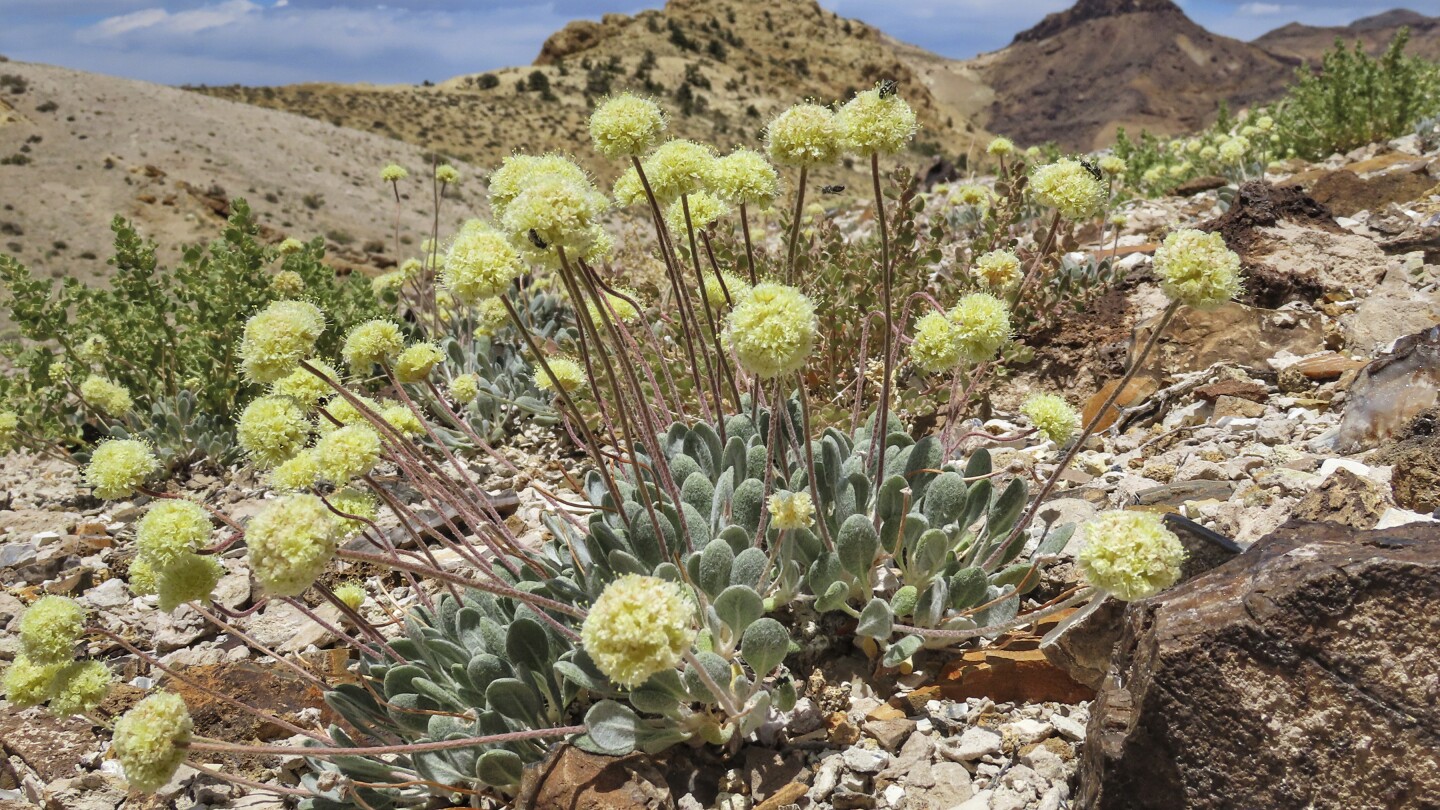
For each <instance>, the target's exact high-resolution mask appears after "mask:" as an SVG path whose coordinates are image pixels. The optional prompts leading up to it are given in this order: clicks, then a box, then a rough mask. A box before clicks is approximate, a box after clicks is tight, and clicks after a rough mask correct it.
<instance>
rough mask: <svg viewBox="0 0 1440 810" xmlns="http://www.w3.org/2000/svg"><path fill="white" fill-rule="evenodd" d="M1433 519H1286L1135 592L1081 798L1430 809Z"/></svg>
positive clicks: (1436, 770) (1436, 713)
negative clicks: (1183, 578)
mask: <svg viewBox="0 0 1440 810" xmlns="http://www.w3.org/2000/svg"><path fill="white" fill-rule="evenodd" d="M1437 638H1440V527H1436V526H1434V525H1426V524H1412V525H1409V526H1404V527H1401V528H1397V529H1387V530H1381V531H1368V532H1367V531H1356V530H1353V529H1350V528H1347V527H1343V526H1338V525H1334V524H1318V523H1298V522H1292V523H1288V524H1286V525H1285V526H1283V527H1281V528H1280V530H1279V531H1277V532H1275V533H1274V534H1272V535H1270V536H1268V537H1266V538H1264V539H1263V540H1261V541H1259V542H1258V543H1256V544H1255V545H1254V546H1252V547H1251V548H1250V549H1249V550H1248V551H1246V552H1245V553H1244V554H1242V555H1240V556H1239V557H1237V558H1235V559H1234V560H1232V561H1231V562H1229V563H1227V564H1225V565H1223V566H1221V567H1219V568H1216V569H1214V570H1213V571H1210V572H1209V573H1207V574H1205V575H1203V576H1200V577H1197V578H1195V579H1193V580H1191V581H1189V582H1187V583H1185V584H1183V585H1180V586H1178V587H1176V588H1173V589H1171V590H1169V591H1166V592H1165V593H1163V594H1160V595H1158V596H1156V597H1153V598H1151V599H1148V600H1144V601H1141V602H1135V603H1132V604H1131V605H1130V608H1129V609H1128V610H1127V612H1126V615H1125V627H1124V632H1123V635H1122V637H1121V642H1120V645H1119V647H1118V648H1117V650H1116V654H1115V658H1114V661H1113V663H1112V668H1111V672H1110V677H1108V678H1107V679H1106V684H1105V686H1104V688H1103V689H1101V690H1100V692H1099V694H1098V696H1097V698H1096V701H1095V703H1094V704H1093V705H1092V707H1091V721H1090V728H1089V733H1088V735H1087V744H1086V747H1085V751H1084V760H1083V762H1082V764H1081V767H1080V774H1079V782H1080V790H1079V795H1078V800H1079V801H1078V806H1079V807H1082V808H1167V809H1168V808H1179V807H1185V808H1241V807H1264V808H1267V809H1268V810H1282V809H1283V808H1346V809H1347V810H1352V809H1354V808H1396V807H1440V706H1437V695H1440V658H1437V657H1436V655H1435V640H1436V639H1437Z"/></svg>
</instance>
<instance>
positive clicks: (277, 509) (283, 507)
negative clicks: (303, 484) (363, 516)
mask: <svg viewBox="0 0 1440 810" xmlns="http://www.w3.org/2000/svg"><path fill="white" fill-rule="evenodd" d="M341 529H342V526H341V521H340V518H339V517H337V516H336V515H335V514H334V513H333V512H331V511H330V509H329V508H328V507H326V506H325V503H324V502H323V501H321V500H320V499H319V498H318V497H316V496H314V495H288V496H286V497H283V498H280V499H279V500H275V501H271V502H270V504H269V505H268V506H267V507H266V508H265V509H263V510H261V512H260V514H258V515H256V516H255V517H253V518H251V520H250V522H249V523H248V524H247V525H246V526H245V542H246V545H247V546H248V548H249V556H248V558H249V561H250V570H251V571H252V572H254V574H255V578H256V579H257V580H259V581H260V584H261V585H262V586H263V587H264V588H265V591H266V592H267V593H269V594H271V595H272V596H299V595H300V594H301V593H304V591H305V589H306V588H309V587H310V585H311V583H313V582H314V581H315V578H316V577H318V576H320V572H322V571H324V570H325V566H326V564H328V563H329V562H330V558H331V557H333V556H335V546H336V544H337V543H338V542H339V540H340V534H341Z"/></svg>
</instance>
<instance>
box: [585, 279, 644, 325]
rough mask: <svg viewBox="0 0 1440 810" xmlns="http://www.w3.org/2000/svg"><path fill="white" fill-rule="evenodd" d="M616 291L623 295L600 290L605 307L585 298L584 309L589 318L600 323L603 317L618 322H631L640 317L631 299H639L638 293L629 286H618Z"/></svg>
mask: <svg viewBox="0 0 1440 810" xmlns="http://www.w3.org/2000/svg"><path fill="white" fill-rule="evenodd" d="M617 292H620V293H624V295H623V296H620V295H616V294H615V293H612V292H606V291H604V290H601V291H600V294H601V295H603V296H605V307H604V308H603V312H602V308H601V307H599V306H597V305H596V304H595V302H594V301H593V300H590V299H586V300H585V309H586V311H588V312H589V313H590V319H591V320H593V321H595V323H596V324H602V323H604V321H603V320H602V317H603V318H609V319H611V320H614V321H618V322H620V323H632V322H634V321H636V320H639V318H640V310H639V309H637V308H636V306H635V305H634V304H632V303H630V302H631V301H638V300H640V294H639V293H637V292H635V291H634V290H632V289H629V288H624V287H622V288H619V289H617Z"/></svg>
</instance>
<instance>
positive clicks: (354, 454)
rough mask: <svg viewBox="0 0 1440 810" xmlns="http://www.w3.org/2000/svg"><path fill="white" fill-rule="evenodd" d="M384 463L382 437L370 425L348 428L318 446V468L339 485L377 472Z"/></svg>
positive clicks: (326, 477)
mask: <svg viewBox="0 0 1440 810" xmlns="http://www.w3.org/2000/svg"><path fill="white" fill-rule="evenodd" d="M379 461H380V434H379V433H376V432H375V429H374V428H372V427H370V426H369V425H368V424H355V425H346V426H345V427H342V428H336V429H335V430H332V431H330V432H329V433H327V434H325V436H323V437H321V439H320V441H319V442H317V443H316V444H315V469H316V471H317V472H318V473H319V475H320V478H322V479H324V480H326V481H329V482H330V483H332V484H335V485H336V486H340V485H342V484H347V483H349V482H350V481H351V480H352V479H355V478H359V477H360V476H362V475H366V474H368V473H369V472H370V471H371V470H373V469H375V465H376V464H377V463H379Z"/></svg>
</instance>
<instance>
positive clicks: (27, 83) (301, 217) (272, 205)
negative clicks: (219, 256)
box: [0, 62, 478, 278]
mask: <svg viewBox="0 0 1440 810" xmlns="http://www.w3.org/2000/svg"><path fill="white" fill-rule="evenodd" d="M391 161H394V162H397V163H400V164H402V165H405V166H408V167H409V168H410V169H411V171H412V172H414V173H415V174H416V175H417V176H419V175H425V174H426V169H425V167H426V166H427V163H426V161H425V160H424V157H423V155H422V153H421V151H420V150H419V149H418V148H416V147H414V146H411V145H409V144H403V143H397V142H395V141H392V140H389V139H387V138H382V137H378V136H375V135H370V134H366V133H362V132H356V131H354V130H351V129H342V128H340V127H336V126H333V125H331V124H327V123H323V122H320V121H313V120H310V119H307V118H302V117H300V116H296V115H290V114H287V113H282V112H275V111H270V110H258V109H256V108H254V107H251V106H248V105H244V104H235V103H232V102H229V101H223V100H220V99H214V98H208V97H206V96H202V95H199V94H196V93H187V92H185V91H183V90H178V89H175V88H172V87H164V86H160V85H155V84H148V83H145V82H137V81H131V80H128V79H118V78H114V77H110V76H102V75H98V74H94V73H82V72H79V71H74V70H67V69H64V68H58V67H50V66H46V65H36V64H28V63H24V62H0V252H3V253H8V254H11V255H14V256H16V257H17V258H19V259H20V261H21V262H23V263H24V264H26V265H28V266H29V267H31V268H32V269H33V270H36V271H40V272H47V273H49V274H51V275H53V276H56V277H59V276H75V277H80V278H93V277H96V276H99V275H101V274H103V272H104V270H105V260H106V259H107V258H108V257H109V256H110V246H111V238H112V234H111V232H110V229H109V224H110V220H111V218H112V217H113V216H114V215H116V214H120V215H122V216H124V217H127V218H129V219H132V220H134V221H135V222H136V223H137V224H138V225H139V227H140V230H141V232H142V233H143V234H145V235H146V236H148V237H151V238H154V239H156V240H158V241H159V243H160V246H161V248H162V250H163V251H164V253H163V254H162V255H163V257H164V258H166V259H167V260H169V259H173V258H174V257H175V256H176V255H177V252H178V251H177V248H178V247H180V246H181V244H182V243H185V242H195V241H202V240H208V239H212V238H214V237H215V236H216V234H217V229H216V228H217V225H218V224H219V223H220V222H221V221H222V218H223V216H224V215H226V214H227V213H228V211H229V205H230V200H232V199H234V198H237V197H243V198H245V199H246V200H247V201H248V202H249V203H250V205H251V207H252V208H253V209H254V211H255V213H256V214H257V217H258V219H259V221H260V223H261V224H262V225H264V226H266V227H268V228H269V229H270V230H269V231H268V234H269V236H270V237H271V238H272V239H276V240H278V239H280V238H283V237H285V236H294V237H296V238H299V239H303V240H307V241H308V240H309V239H311V238H313V237H314V236H316V235H320V234H323V235H326V236H327V237H328V242H329V244H330V249H331V257H332V259H334V262H333V263H334V264H335V265H337V266H339V267H362V268H363V267H380V266H385V265H387V264H390V263H393V261H394V260H395V256H394V250H393V245H394V240H393V227H394V218H395V201H394V196H393V192H391V190H390V189H389V188H388V187H385V186H382V185H381V183H380V180H379V169H380V167H381V166H383V165H385V164H386V163H388V162H391ZM459 168H460V171H461V173H462V176H468V177H469V178H471V179H474V178H475V171H474V169H472V168H471V167H469V166H464V165H462V166H460V167H459ZM408 184H409V188H410V190H411V193H410V195H409V199H406V200H405V203H404V206H403V208H404V211H403V215H402V234H405V238H406V239H408V240H409V241H410V242H411V243H412V245H413V247H412V248H410V249H412V250H415V251H416V252H418V249H419V247H418V246H419V236H418V235H419V234H421V233H422V232H428V230H429V223H430V212H431V203H430V200H431V197H430V192H429V186H428V185H426V186H424V187H423V190H422V186H421V185H420V182H419V180H418V179H417V178H412V179H411V180H410V181H408ZM403 187H404V186H402V188H403ZM461 190H462V194H463V190H464V186H463V181H462V187H461ZM476 198H477V199H478V196H477V197H476ZM448 205H449V208H448V210H447V211H446V212H445V213H446V217H445V218H446V220H447V221H448V220H454V219H459V218H460V217H461V216H462V215H464V214H465V213H466V212H467V209H468V207H469V204H468V203H467V202H464V201H463V200H462V201H460V202H455V201H451V202H449V203H448ZM447 224H448V223H447Z"/></svg>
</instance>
